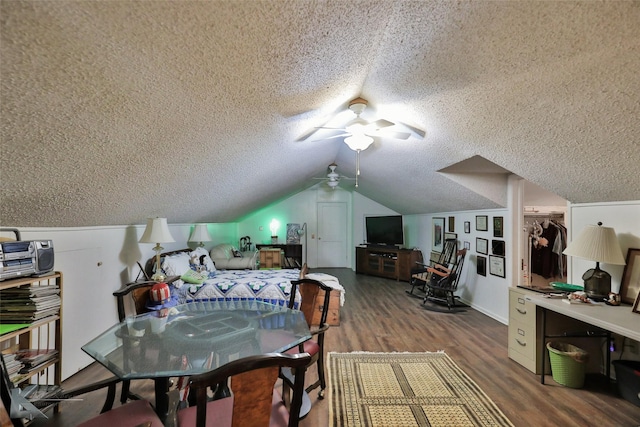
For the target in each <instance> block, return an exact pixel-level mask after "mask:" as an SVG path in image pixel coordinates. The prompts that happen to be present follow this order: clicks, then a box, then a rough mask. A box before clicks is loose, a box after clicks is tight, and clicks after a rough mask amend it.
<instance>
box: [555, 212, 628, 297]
mask: <svg viewBox="0 0 640 427" xmlns="http://www.w3.org/2000/svg"><path fill="white" fill-rule="evenodd" d="M562 253H563V254H565V255H570V256H575V257H578V258H584V259H588V260H591V261H595V262H596V268H591V269H589V270H587V271H586V272H585V273H584V274H583V275H582V280H584V291H585V292H586V294H587V296H588V297H589V298H592V299H606V298H608V296H609V293H610V292H611V275H610V274H609V273H607V272H606V271H604V270H601V269H600V263H601V262H602V263H605V264H614V265H624V264H625V260H624V257H623V256H622V250H621V249H620V245H619V244H618V239H617V237H616V232H615V230H614V229H613V228H611V227H603V226H602V223H601V222H599V223H598V225H588V226H586V227H585V228H584V229H583V230H582V232H581V233H580V235H579V236H578V237H577V238H576V239H574V240H573V241H572V242H571V243H569V245H568V246H567V248H566V249H565V250H564V251H563V252H562Z"/></svg>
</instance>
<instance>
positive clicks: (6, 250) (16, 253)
mask: <svg viewBox="0 0 640 427" xmlns="http://www.w3.org/2000/svg"><path fill="white" fill-rule="evenodd" d="M53 261H54V257H53V241H51V240H27V241H16V242H13V241H11V242H0V280H6V279H12V278H15V277H24V276H43V275H45V274H48V273H50V272H51V271H53Z"/></svg>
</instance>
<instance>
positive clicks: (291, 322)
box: [82, 300, 311, 418]
mask: <svg viewBox="0 0 640 427" xmlns="http://www.w3.org/2000/svg"><path fill="white" fill-rule="evenodd" d="M310 338H311V333H310V332H309V327H308V325H307V322H306V320H305V318H304V315H303V313H302V312H301V311H298V310H292V309H289V308H287V307H285V306H279V305H273V304H269V303H267V302H262V301H255V300H244V301H198V302H191V303H187V304H181V305H177V306H175V307H172V308H169V309H163V310H161V311H155V312H151V313H145V314H141V315H138V316H135V317H132V318H127V319H126V320H125V321H123V322H121V323H118V324H116V325H114V326H112V327H111V328H109V329H108V330H106V331H105V332H103V333H102V334H100V335H99V336H98V337H96V338H94V339H93V340H91V341H90V342H88V343H87V344H85V345H84V346H82V350H84V351H85V352H86V353H87V354H88V355H89V356H91V357H92V358H94V359H95V360H97V361H98V362H100V363H101V364H102V365H104V366H105V367H106V368H107V369H109V370H110V371H111V372H113V373H114V374H115V375H117V376H118V377H119V378H121V379H123V380H132V379H144V378H147V379H153V380H155V381H156V384H155V389H156V390H155V391H156V396H155V397H156V410H157V411H158V413H159V415H160V416H161V418H162V417H163V415H164V416H166V414H167V411H168V408H167V405H168V399H167V398H166V392H167V391H168V388H169V378H170V377H181V376H189V375H195V374H200V373H203V372H207V371H211V370H214V369H216V368H218V367H220V366H223V365H224V364H226V363H227V362H229V361H232V360H236V359H240V358H244V357H248V356H254V355H259V354H265V353H281V352H284V351H286V350H288V349H290V348H293V347H295V346H296V345H298V344H300V343H302V342H304V341H306V340H308V339H310Z"/></svg>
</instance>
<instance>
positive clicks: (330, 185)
mask: <svg viewBox="0 0 640 427" xmlns="http://www.w3.org/2000/svg"><path fill="white" fill-rule="evenodd" d="M339 183H340V181H332V180H329V181H327V185H328V186H329V187H331V189H332V190H335V189H336V187H337V186H338V184H339Z"/></svg>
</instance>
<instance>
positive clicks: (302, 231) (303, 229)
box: [298, 222, 307, 264]
mask: <svg viewBox="0 0 640 427" xmlns="http://www.w3.org/2000/svg"><path fill="white" fill-rule="evenodd" d="M303 234H304V261H303V264H304V263H306V262H307V223H306V222H305V223H304V224H302V227H300V228H299V229H298V236H302V235H303Z"/></svg>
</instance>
